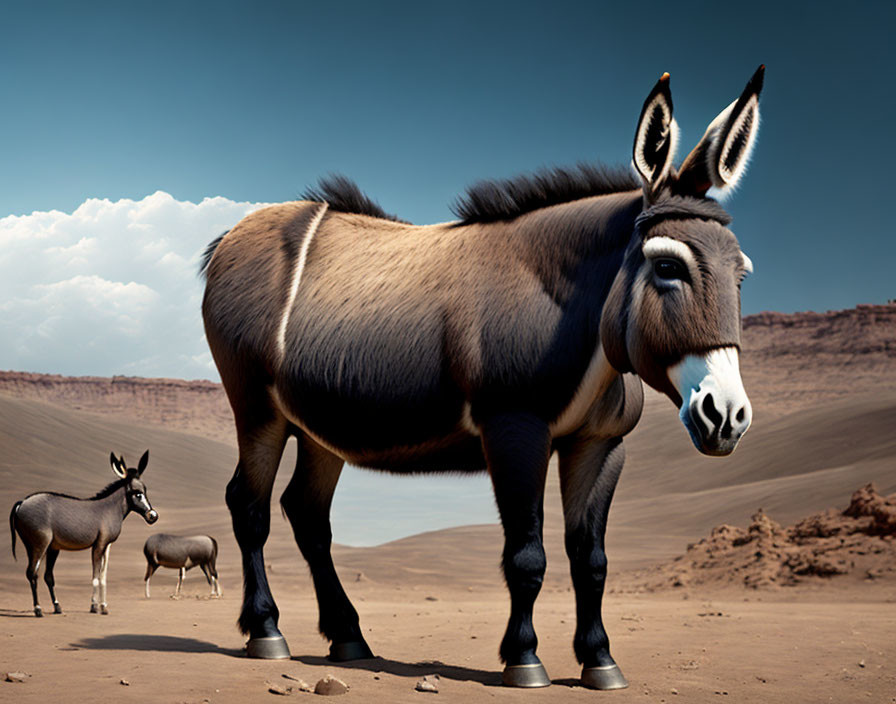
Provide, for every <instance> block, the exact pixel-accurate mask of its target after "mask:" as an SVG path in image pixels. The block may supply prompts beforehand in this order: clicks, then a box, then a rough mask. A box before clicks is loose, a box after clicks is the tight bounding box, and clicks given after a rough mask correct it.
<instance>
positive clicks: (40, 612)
mask: <svg viewBox="0 0 896 704" xmlns="http://www.w3.org/2000/svg"><path fill="white" fill-rule="evenodd" d="M34 615H35V616H37V617H38V618H40V617H41V616H43V615H44V612H43V610H42V609H41V608H40V607H39V606H35V607H34Z"/></svg>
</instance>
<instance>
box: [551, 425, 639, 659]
mask: <svg viewBox="0 0 896 704" xmlns="http://www.w3.org/2000/svg"><path fill="white" fill-rule="evenodd" d="M624 460H625V452H624V449H623V445H622V440H621V438H613V439H612V440H609V441H603V442H597V441H594V442H590V443H589V442H580V443H578V444H573V445H571V446H570V447H566V448H560V482H561V490H562V492H563V504H564V510H565V514H566V553H567V555H568V557H569V563H570V573H571V575H572V583H573V587H574V588H575V593H576V633H575V638H574V640H573V647H574V649H575V653H576V658H577V659H578V661H579V662H580V663H582V665H584V666H585V667H586V668H589V667H606V666H609V665H613V664H614V661H613V658H612V657H611V656H610V641H609V638H608V636H607V632H606V630H605V629H604V625H603V620H602V618H601V604H602V600H603V593H604V586H605V584H606V578H607V557H606V553H605V551H604V535H605V533H606V526H607V514H608V512H609V509H610V502H611V501H612V498H613V492H614V490H615V487H616V482H617V480H618V478H619V473H620V472H621V471H622V465H623V462H624Z"/></svg>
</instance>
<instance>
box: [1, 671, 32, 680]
mask: <svg viewBox="0 0 896 704" xmlns="http://www.w3.org/2000/svg"><path fill="white" fill-rule="evenodd" d="M29 677H31V675H29V674H28V673H27V672H7V673H6V681H7V682H24V681H25V680H27V679H28V678H29Z"/></svg>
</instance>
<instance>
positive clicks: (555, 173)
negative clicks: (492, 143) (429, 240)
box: [451, 164, 641, 225]
mask: <svg viewBox="0 0 896 704" xmlns="http://www.w3.org/2000/svg"><path fill="white" fill-rule="evenodd" d="M639 188H641V182H640V181H639V180H638V179H637V177H636V176H635V175H634V174H633V173H632V172H631V171H630V170H629V169H627V168H624V167H621V166H605V165H603V164H579V165H577V166H574V167H572V168H563V167H555V168H551V169H542V170H541V171H537V172H535V173H534V174H524V175H521V176H515V177H513V178H508V179H498V180H493V181H480V182H479V183H476V184H474V185H472V186H470V188H468V189H467V192H466V194H465V195H464V196H461V197H460V198H458V199H457V200H456V201H455V202H454V203H453V204H452V207H451V209H452V210H453V211H454V214H455V215H457V216H458V217H459V218H460V219H461V223H462V224H464V225H467V224H470V223H474V222H496V221H498V220H512V219H513V218H515V217H517V216H519V215H523V214H524V213H530V212H532V211H533V210H538V209H539V208H547V207H548V206H551V205H559V204H560V203H569V202H571V201H574V200H579V199H581V198H589V197H591V196H603V195H607V194H610V193H621V192H624V191H634V190H637V189H639Z"/></svg>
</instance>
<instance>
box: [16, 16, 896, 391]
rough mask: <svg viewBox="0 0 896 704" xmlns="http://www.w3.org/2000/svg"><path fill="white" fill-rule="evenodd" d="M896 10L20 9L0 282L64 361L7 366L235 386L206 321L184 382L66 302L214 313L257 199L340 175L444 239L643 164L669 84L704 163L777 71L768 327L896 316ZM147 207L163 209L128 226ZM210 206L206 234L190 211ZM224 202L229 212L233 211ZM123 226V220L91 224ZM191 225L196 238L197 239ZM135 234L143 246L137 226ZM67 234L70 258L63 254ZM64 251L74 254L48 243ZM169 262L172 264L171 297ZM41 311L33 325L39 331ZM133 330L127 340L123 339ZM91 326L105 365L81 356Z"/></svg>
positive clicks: (757, 161)
mask: <svg viewBox="0 0 896 704" xmlns="http://www.w3.org/2000/svg"><path fill="white" fill-rule="evenodd" d="M894 8H896V6H894V5H893V4H891V3H880V2H873V3H871V2H868V3H866V2H853V3H848V4H847V3H824V2H821V3H818V2H815V3H809V2H805V3H797V2H794V3H787V2H775V3H763V2H759V3H751V4H750V5H749V6H747V5H733V4H731V5H728V4H724V3H709V2H679V3H655V2H641V3H620V2H617V3H612V4H610V3H600V2H589V3H586V2H575V3H574V2H562V1H561V2H557V1H553V2H550V3H548V2H544V3H527V2H481V1H480V2H453V3H432V2H414V3H412V2H318V3H307V2H265V1H263V0H262V1H255V2H251V3H249V2H246V3H228V2H222V1H219V2H192V1H191V2H177V3H171V2H151V3H149V2H114V3H91V2H80V3H48V2H29V3H20V4H18V5H17V6H15V7H10V6H9V4H4V6H3V8H2V10H0V25H2V27H3V28H4V29H3V34H4V36H3V41H2V42H0V86H2V90H3V96H4V104H3V109H2V110H0V134H2V135H3V150H2V159H0V218H3V220H0V244H2V245H3V248H6V249H7V252H6V256H5V259H4V252H3V251H2V248H0V275H2V276H0V278H4V277H5V278H6V279H7V280H10V281H11V280H13V279H15V281H16V283H15V288H12V286H13V284H8V285H7V287H6V289H4V290H2V291H0V294H2V297H3V298H4V299H5V301H6V309H5V310H3V306H2V303H0V313H2V314H3V315H5V316H6V317H7V321H8V322H7V325H6V327H5V328H4V329H3V336H5V337H7V339H8V340H9V339H11V338H12V337H19V338H21V340H25V339H29V340H39V341H42V342H41V346H40V350H41V353H40V354H38V353H37V352H36V351H35V350H36V349H38V348H37V347H36V346H35V345H36V343H35V345H30V346H29V345H28V344H25V342H22V341H21V340H20V341H19V343H18V347H17V348H13V347H12V346H11V343H10V344H9V345H7V346H3V345H0V368H16V369H22V368H29V370H32V371H46V372H60V373H74V374H77V373H94V374H112V373H132V374H141V375H147V376H151V375H173V376H174V375H176V376H212V377H213V376H214V375H213V374H206V373H203V371H202V369H203V368H204V367H203V365H207V363H208V359H198V356H201V354H202V352H199V351H196V350H199V349H200V347H201V344H199V343H201V340H199V342H198V343H197V339H198V338H199V337H201V329H200V327H198V311H195V313H194V312H193V311H192V310H191V311H190V313H189V315H187V314H184V315H185V316H186V317H188V318H189V320H188V324H187V323H185V327H184V330H183V331H182V335H183V337H184V339H189V340H190V341H191V343H190V344H191V345H193V343H196V345H194V347H191V348H190V349H188V350H184V351H181V352H180V357H181V361H180V362H176V363H175V362H171V363H161V362H160V361H159V360H158V359H155V357H153V356H152V355H151V354H147V355H144V356H143V357H140V356H139V354H137V353H136V352H135V353H134V354H133V355H131V356H130V357H128V358H127V359H116V358H109V359H107V358H106V357H103V356H99V357H97V356H96V355H95V354H94V357H91V349H92V350H93V351H94V353H95V352H96V349H97V348H98V346H101V342H100V336H99V334H98V331H97V330H96V329H92V330H91V329H90V326H89V325H86V327H85V325H78V324H75V322H76V321H75V318H74V317H73V316H74V315H75V314H74V313H73V312H71V311H67V310H66V309H64V308H59V305H60V304H59V302H60V301H61V300H63V299H64V300H66V301H68V302H69V306H70V307H71V306H74V303H73V301H75V300H76V299H75V298H74V296H76V295H77V294H78V292H80V293H81V294H83V295H84V296H85V300H89V301H92V304H91V305H95V306H97V307H98V309H100V308H101V309H103V310H106V308H107V307H108V305H109V302H110V301H112V300H119V305H120V306H121V305H125V304H126V303H127V301H133V302H134V306H135V308H134V311H138V312H139V311H142V310H147V311H149V310H150V308H151V307H152V306H153V305H155V304H154V303H153V301H156V302H157V303H158V302H159V301H163V300H164V299H165V296H166V291H167V292H168V293H169V294H170V292H171V291H174V290H175V289H176V290H177V296H178V298H179V300H182V301H189V302H190V304H191V305H192V304H193V300H194V299H193V298H191V297H195V296H198V295H199V289H198V284H197V283H196V281H195V280H193V279H190V281H189V282H183V286H187V287H191V288H190V289H189V291H182V290H181V289H180V288H177V287H176V286H175V284H174V283H171V282H173V281H175V279H176V277H177V276H180V275H181V273H183V272H187V270H188V269H189V268H190V267H191V266H192V265H193V262H192V259H191V257H193V255H194V254H195V253H196V252H198V251H199V250H200V249H201V247H202V246H203V244H204V243H205V242H207V241H208V240H210V239H211V238H212V237H213V236H215V235H216V234H218V231H219V230H218V228H221V227H224V228H226V227H229V226H230V225H231V224H233V223H232V222H230V221H229V220H228V218H230V219H233V220H234V222H235V219H238V217H240V216H241V215H242V214H243V213H244V212H247V211H248V210H249V209H251V207H253V206H251V204H254V203H259V202H276V201H282V200H288V199H293V198H295V197H296V196H297V195H298V194H299V193H300V192H301V191H302V190H303V189H304V188H305V187H306V186H307V185H310V184H312V183H314V181H315V180H316V179H317V178H318V177H319V176H321V175H324V174H327V173H331V172H340V173H344V174H346V175H348V176H350V177H352V178H354V179H355V180H357V181H358V182H359V183H360V184H361V186H362V188H364V189H365V190H366V191H367V192H368V193H369V194H370V195H371V196H373V197H374V198H375V199H377V200H378V201H379V202H380V203H381V204H382V205H383V207H384V208H385V209H386V210H387V211H389V212H395V213H397V214H399V215H400V216H402V217H405V218H407V219H410V220H412V221H413V222H418V223H430V222H437V221H442V220H447V219H450V218H452V215H451V213H450V211H449V209H448V206H449V204H450V202H451V201H452V199H453V198H454V197H455V196H456V195H457V194H459V193H460V192H462V190H463V189H464V187H466V186H467V185H469V184H471V183H473V182H475V181H476V180H478V179H481V178H487V177H503V176H510V175H513V174H516V173H520V172H526V171H531V170H533V169H536V168H538V167H541V166H546V165H563V164H572V163H575V162H577V161H581V160H601V161H604V162H606V163H611V164H612V163H628V161H629V160H630V155H631V143H632V138H633V134H634V129H635V121H636V120H637V117H638V114H639V111H640V108H641V104H642V102H643V100H644V98H645V97H646V95H647V93H648V92H649V90H650V88H651V87H652V85H653V84H654V82H655V81H656V79H657V78H658V77H659V75H660V74H661V73H662V72H664V71H668V72H670V73H671V75H672V92H673V97H674V101H675V114H676V118H677V120H678V123H679V125H680V126H681V128H682V144H681V154H680V156H681V157H683V156H684V154H685V153H686V152H687V151H688V150H689V149H690V148H691V147H692V146H693V144H695V143H696V141H697V140H698V139H699V137H700V136H701V135H702V133H703V130H704V129H705V127H706V125H707V124H708V123H709V121H710V120H712V118H713V117H715V115H716V114H717V113H718V112H719V111H721V110H722V109H723V108H724V107H725V106H726V105H727V104H728V103H729V102H730V101H731V100H732V99H734V98H735V97H737V95H738V93H739V92H740V90H741V89H742V87H743V85H744V84H745V82H746V81H747V79H748V78H749V77H750V75H751V74H752V72H753V71H754V70H755V68H756V66H757V65H758V64H760V63H765V64H766V65H767V66H768V71H767V75H766V84H765V85H766V89H765V92H764V94H763V100H762V105H761V110H762V114H763V123H762V129H761V131H760V135H759V142H758V145H757V148H756V151H755V153H754V158H753V163H752V165H751V168H750V170H749V172H748V173H747V175H746V177H745V178H744V181H743V185H742V186H741V187H740V189H739V191H738V192H737V193H736V194H735V195H734V196H733V197H732V198H731V199H729V201H728V203H727V207H728V209H729V211H730V212H731V213H732V215H733V216H734V223H733V226H732V229H733V230H734V231H735V232H736V234H737V235H738V237H739V238H740V240H741V243H742V246H743V248H744V250H745V251H746V252H747V253H748V254H749V255H750V257H751V258H752V259H753V261H754V263H755V265H756V273H755V274H754V275H753V276H752V277H751V278H750V280H749V281H748V282H747V283H746V285H745V287H744V294H743V296H744V297H743V304H744V312H745V313H753V312H758V311H760V310H779V311H785V312H789V311H794V310H826V309H839V308H846V307H851V306H854V305H855V304H857V303H867V302H885V301H886V300H888V299H890V298H896V286H894V275H893V269H894V264H896V242H894V237H893V226H892V225H891V224H890V222H889V220H888V218H886V217H885V216H886V215H888V214H889V211H890V210H891V208H890V200H891V198H890V190H891V185H890V183H889V180H890V170H891V169H892V166H893V164H894V163H896V147H894V140H893V139H892V136H891V132H892V127H893V121H894V114H896V111H894V93H893V90H892V78H891V74H892V71H893V67H894V65H896V61H894V58H896V50H894V42H893V41H892V34H893V31H894V29H896V22H894V19H896V9H894ZM158 191H162V192H164V194H170V196H171V197H172V199H173V203H172V201H169V200H166V199H165V197H164V195H162V196H158V197H157V198H156V200H154V201H152V202H151V203H148V202H147V201H146V200H145V199H147V197H149V196H152V195H153V194H156V193H157V192H158ZM91 199H93V200H91ZM97 199H99V200H97ZM122 199H127V200H126V201H122ZM205 199H212V200H205ZM85 202H89V203H93V205H91V206H90V207H89V208H86V209H84V208H82V211H83V212H81V215H79V216H78V218H76V220H77V221H78V223H80V224H78V225H77V226H75V225H73V224H72V217H73V216H72V214H73V213H74V212H76V211H77V210H78V209H79V208H81V207H82V206H83V204H85ZM97 203H99V204H100V205H97ZM121 203H125V204H126V205H127V204H128V203H136V204H140V205H139V206H134V207H131V206H130V205H128V207H127V208H125V209H124V210H126V211H127V214H126V215H124V214H122V213H123V212H124V210H122V209H121V207H119V209H118V210H116V204H119V205H120V204H121ZM202 203H205V204H206V206H204V207H205V208H206V210H205V211H203V212H206V213H207V217H205V216H203V217H204V219H202V218H200V217H199V215H197V214H196V213H197V212H198V211H196V210H195V208H194V210H190V208H191V207H194V206H195V207H199V204H202ZM103 204H105V205H103ZM210 204H211V205H210ZM215 204H222V205H221V208H222V209H221V210H220V211H216V212H215V213H214V214H208V213H211V210H212V209H213V206H215ZM100 206H102V207H100ZM122 207H123V206H122ZM215 207H216V206H215ZM103 208H105V209H103ZM135 209H136V210H140V212H141V213H142V212H144V211H149V212H150V214H151V216H152V217H156V216H157V215H158V213H159V212H162V211H164V213H165V215H164V217H161V216H159V217H156V220H154V221H153V222H154V223H155V225H146V224H145V223H143V222H142V221H140V222H138V221H136V220H134V218H135V217H136V216H135V215H134V211H135ZM166 209H167V210H166ZM99 210H102V212H103V213H106V214H109V213H111V215H109V218H111V219H109V220H106V221H103V222H102V223H99V222H98V221H95V220H91V219H90V218H91V217H93V215H95V214H96V213H97V212H98V211H99ZM57 211H59V212H57ZM186 211H189V212H190V213H192V215H191V216H190V217H194V216H195V217H194V220H189V218H187V219H186V220H184V219H183V218H181V217H180V215H179V213H181V212H186ZM32 213H34V214H35V215H34V216H31V214H32ZM47 213H55V215H53V217H50V216H49V215H47ZM116 213H118V214H117V215H116ZM8 216H29V217H28V218H25V219H11V218H9V217H8ZM141 217H142V216H141ZM121 218H124V220H122V219H121ZM128 218H130V220H128ZM63 221H64V222H63ZM40 223H43V224H40ZM115 223H119V224H120V223H126V224H128V227H124V226H122V227H121V228H119V229H118V230H113V227H112V225H114V224H115ZM178 223H180V224H178ZM191 223H192V225H191V226H190V227H189V228H188V227H187V225H190V224H191ZM13 225H14V226H15V227H13ZM4 226H5V227H6V229H7V230H8V231H10V230H13V229H14V230H15V231H16V232H17V233H18V234H16V238H17V239H16V241H17V242H18V243H19V249H9V248H8V247H7V246H6V240H4V239H3V235H2V232H3V227H4ZM152 227H157V228H159V229H157V230H152ZM91 228H95V229H96V230H97V231H99V230H103V228H105V230H103V232H104V233H105V234H104V236H102V237H101V236H99V235H97V236H96V237H93V236H91V232H92V230H91ZM147 228H149V229H147ZM164 228H168V229H167V230H165V229H164ZM179 228H180V229H179ZM63 230H64V231H65V232H68V233H69V234H67V235H66V237H68V239H66V240H65V241H62V240H60V241H55V240H53V238H54V237H56V236H57V234H58V232H61V231H63ZM138 231H139V232H143V233H144V234H145V233H146V232H149V231H152V232H156V234H157V237H155V238H154V239H153V238H148V239H146V238H145V239H146V241H145V242H144V243H143V249H142V250H140V251H141V254H140V256H136V255H135V256H131V253H130V251H129V244H130V242H131V241H130V240H129V239H128V238H129V237H132V236H134V235H133V233H134V232H138ZM166 233H167V236H166ZM41 238H43V239H41ZM43 240H46V241H47V242H50V243H53V246H52V247H49V246H48V247H45V248H44V249H35V248H34V247H31V248H29V247H28V246H26V244H27V243H29V242H30V243H32V244H33V243H34V242H38V241H43ZM22 243H25V244H22ZM110 243H111V244H110ZM133 246H134V251H136V250H137V243H136V241H134V245H133ZM166 247H167V248H168V250H167V251H166V250H165V248H166ZM50 249H52V250H53V252H55V254H56V255H58V256H71V257H74V254H72V253H73V252H75V251H76V250H77V252H78V256H77V257H76V258H77V266H75V265H74V264H72V262H71V261H66V262H64V264H65V266H63V264H59V269H58V272H56V270H53V271H54V272H55V273H53V274H52V276H53V277H56V278H55V279H54V278H52V277H51V278H47V277H50V276H51V275H50V274H49V273H47V271H48V269H47V267H45V266H44V263H45V262H44V258H45V257H46V256H49V255H47V254H46V252H48V251H50ZM150 255H152V256H150ZM153 256H154V257H156V259H152V257H153ZM162 259H165V262H164V263H163V264H164V265H165V266H167V267H168V268H167V269H165V272H164V276H162V275H161V274H159V276H156V275H155V274H154V273H153V272H154V271H156V270H160V267H161V268H164V267H163V264H160V262H161V261H162ZM175 260H176V261H175ZM4 267H5V268H4ZM79 267H80V268H79ZM32 270H33V272H34V273H33V275H32ZM115 271H120V272H121V274H120V275H119V276H118V277H116V276H115V274H114V272H115ZM10 272H13V273H14V274H15V275H16V276H12V278H11V275H10ZM183 275H184V276H185V277H186V276H187V274H186V273H184V274H183ZM32 276H33V279H32ZM41 276H43V277H44V278H42V279H41V278H40V277H41ZM65 277H68V278H65ZM29 280H33V282H34V283H33V287H34V288H33V290H26V289H27V287H28V285H29ZM165 282H168V283H167V284H166V283H165ZM166 285H168V286H169V288H168V289H164V290H162V289H161V288H159V287H162V286H166ZM178 285H180V284H178ZM141 287H142V288H141ZM119 294H124V298H121V299H118V298H117V297H118V296H119ZM154 296H155V298H154ZM41 301H44V304H45V305H47V306H50V305H54V306H56V308H53V315H54V316H55V317H54V318H53V320H55V321H56V323H58V324H57V325H56V326H55V327H54V325H51V324H50V323H49V322H46V321H45V320H42V319H41V315H42V314H43V313H42V312H41V311H42V308H41V305H42V304H41ZM122 302H123V303H122ZM29 305H30V306H32V307H31V308H27V306H29ZM160 305H161V304H159V306H160ZM141 306H143V307H144V308H141ZM159 306H157V308H158V307H159ZM26 309H27V310H28V311H29V312H28V313H27V315H28V318H27V324H26V322H20V321H19V319H18V318H16V317H15V313H16V311H22V310H26ZM85 310H86V309H85ZM46 315H47V316H48V317H47V320H50V317H51V316H50V313H47V314H46ZM154 315H157V316H162V317H163V318H164V317H167V319H168V320H172V319H173V318H175V317H177V315H178V314H177V312H176V311H174V310H173V309H169V308H166V309H164V310H161V308H160V309H159V310H156V311H155V312H154ZM121 316H124V317H122V318H121V319H122V320H124V318H125V317H127V316H126V315H125V312H120V316H119V317H121ZM144 317H145V318H146V319H147V320H150V319H153V317H152V316H151V315H149V314H147V315H146V316H144ZM65 320H67V321H68V323H69V324H68V327H66V326H64V325H62V323H61V322H60V321H65ZM90 320H93V321H96V320H97V318H96V316H94V317H92V318H90ZM116 320H118V318H114V317H113V318H110V319H109V320H108V321H105V322H107V323H108V324H109V325H112V326H113V328H114V326H115V325H116V324H117V323H116ZM131 322H133V321H131ZM121 324H122V325H123V326H124V329H125V330H128V331H130V332H132V333H133V334H134V335H135V336H143V337H144V339H145V338H146V337H149V336H153V335H155V336H156V337H159V330H158V328H155V329H153V328H151V327H147V326H145V325H144V327H142V328H133V330H132V329H131V328H129V327H127V326H128V325H129V324H130V323H121ZM0 327H3V325H2V321H0ZM23 328H28V329H27V330H24V329H23ZM63 328H65V330H63ZM78 330H82V331H84V332H85V334H89V335H91V336H92V337H91V340H90V344H87V343H83V344H81V343H80V342H72V341H71V340H70V338H68V337H63V332H65V334H66V335H69V336H71V335H75V334H76V333H77V332H78ZM79 345H80V346H79ZM56 348H58V349H60V354H59V356H55V355H54V354H53V353H52V350H53V349H56ZM62 348H65V350H64V351H65V354H62V352H63V349H62ZM73 349H77V350H81V351H80V352H79V354H82V355H83V358H81V357H79V358H78V359H80V361H77V360H75V361H73V353H72V350H73ZM153 354H155V353H153ZM158 354H162V352H159V353H158ZM66 355H67V356H66ZM152 359H155V361H147V360H152ZM184 360H186V361H184ZM191 360H192V361H191Z"/></svg>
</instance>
